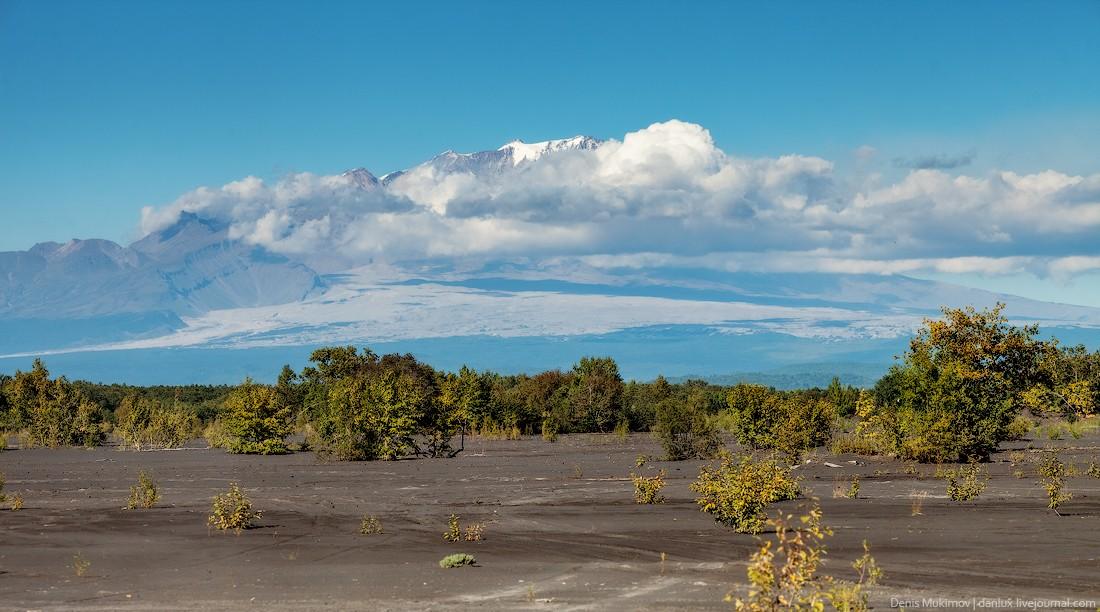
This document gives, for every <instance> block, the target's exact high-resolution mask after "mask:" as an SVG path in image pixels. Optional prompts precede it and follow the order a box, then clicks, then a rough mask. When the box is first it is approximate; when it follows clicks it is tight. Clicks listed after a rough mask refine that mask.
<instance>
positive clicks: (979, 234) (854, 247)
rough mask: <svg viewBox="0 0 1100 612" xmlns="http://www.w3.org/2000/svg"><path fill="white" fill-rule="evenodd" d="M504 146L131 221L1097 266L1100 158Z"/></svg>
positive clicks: (279, 247) (451, 250)
mask: <svg viewBox="0 0 1100 612" xmlns="http://www.w3.org/2000/svg"><path fill="white" fill-rule="evenodd" d="M860 153H862V154H863V156H864V157H865V158H866V159H867V160H871V159H872V158H873V156H874V154H873V150H872V149H870V148H869V147H864V148H861V150H860V152H857V155H859V154H860ZM506 155H508V152H507V150H505V149H502V150H501V151H490V152H484V153H478V154H473V155H469V156H461V155H458V154H453V153H448V154H446V155H445V156H441V157H440V158H437V159H435V160H432V161H429V162H426V163H424V164H422V165H420V166H417V167H415V168H412V169H409V170H408V171H406V172H404V173H402V174H400V175H399V176H397V177H396V178H394V179H393V180H391V181H386V184H385V185H383V184H381V183H379V182H377V181H374V179H373V177H369V176H364V175H362V174H358V175H355V174H350V173H345V174H343V175H336V176H319V175H314V174H309V173H301V174H294V175H290V176H287V177H284V178H282V179H280V180H278V181H274V182H270V183H269V182H266V181H263V180H260V179H258V178H255V177H247V178H245V179H242V180H240V181H235V182H233V183H229V184H227V185H224V186H222V187H218V188H207V187H203V188H199V189H196V190H194V191H192V192H189V193H186V194H184V195H182V196H180V198H178V199H177V200H176V201H175V202H173V203H171V204H168V205H166V206H163V207H160V208H146V209H144V210H143V212H142V228H143V230H144V231H145V232H151V231H156V230H158V229H160V228H163V227H166V226H167V225H169V224H171V223H173V222H174V221H175V220H176V219H177V218H178V216H179V214H180V212H182V211H188V212H194V213H196V214H199V215H200V216H206V217H211V218H216V219H219V220H222V221H224V222H225V223H226V224H227V226H228V227H229V237H230V238H233V239H239V240H243V241H245V242H248V243H250V244H255V245H259V246H263V247H265V248H267V249H270V250H272V251H275V252H279V253H283V254H287V255H293V256H298V257H300V258H301V259H303V260H306V261H320V260H324V261H325V262H327V263H326V264H325V265H327V266H329V267H333V266H339V265H355V264H359V263H364V262H367V261H391V262H408V261H423V260H434V259H443V258H459V257H473V258H482V259H485V260H492V259H507V258H517V257H522V258H540V257H541V258H574V259H577V260H582V259H583V260H584V261H586V262H587V263H588V264H589V265H599V266H604V267H612V266H627V267H629V266H632V265H636V264H637V263H638V262H644V263H645V264H646V265H664V266H674V265H693V266H705V267H711V268H720V269H739V270H773V271H794V272H797V271H811V270H816V271H824V272H860V273H874V274H891V273H912V272H918V271H939V272H949V273H985V274H1015V273H1019V272H1021V271H1027V272H1031V273H1037V274H1058V275H1073V274H1077V273H1080V272H1082V271H1088V270H1093V269H1096V268H1097V267H1100V263H1098V262H1100V246H1098V245H1097V244H1096V241H1095V239H1094V237H1095V235H1096V234H1095V232H1096V230H1097V229H1100V174H1094V175H1090V176H1073V175H1068V174H1064V173H1061V172H1058V171H1055V170H1049V171H1045V172H1039V173H1034V174H1016V173H1013V172H1007V171H1001V172H991V173H988V174H986V175H982V176H967V175H955V174H950V173H948V172H946V171H945V169H949V168H957V167H959V166H963V165H965V164H966V163H969V161H970V159H972V157H973V155H972V154H970V155H967V156H960V157H957V158H951V157H946V156H932V157H929V158H914V159H910V160H904V161H905V164H904V165H906V166H908V167H912V168H914V169H913V170H911V171H910V172H908V173H907V174H906V175H905V176H903V177H901V178H900V179H898V180H896V181H894V182H889V183H883V182H882V178H881V175H878V174H874V175H872V177H871V178H870V180H861V181H853V180H850V179H849V178H848V177H844V176H838V175H837V173H836V170H835V168H834V165H833V163H832V162H830V161H829V160H826V159H822V158H819V157H812V156H802V155H784V156H780V157H775V158H763V159H748V158H742V157H737V156H734V155H730V154H728V153H726V152H725V151H723V150H721V149H720V148H719V147H718V146H717V145H716V144H715V142H714V140H713V139H712V137H711V135H710V133H709V132H708V131H707V130H706V129H704V128H703V127H702V126H699V125H695V124H690V123H685V122H681V121H668V122H664V123H657V124H654V125H651V126H649V127H647V128H645V129H642V130H638V131H636V132H631V133H629V134H626V135H625V136H624V137H623V138H622V139H621V140H615V139H612V140H608V141H605V142H604V143H602V144H601V145H600V146H599V147H596V148H579V149H575V150H562V151H556V152H552V153H549V154H546V155H542V156H541V157H538V158H537V159H528V160H526V161H522V163H513V160H512V159H510V158H507V157H505V156H506ZM525 155H527V153H525ZM895 163H897V162H895ZM333 262H335V263H333Z"/></svg>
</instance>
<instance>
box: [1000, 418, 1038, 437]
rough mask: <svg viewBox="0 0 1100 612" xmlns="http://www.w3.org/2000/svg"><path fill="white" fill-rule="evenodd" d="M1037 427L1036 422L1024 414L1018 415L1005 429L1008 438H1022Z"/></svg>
mask: <svg viewBox="0 0 1100 612" xmlns="http://www.w3.org/2000/svg"><path fill="white" fill-rule="evenodd" d="M1034 428H1035V422H1034V421H1032V420H1031V419H1029V418H1027V417H1026V416H1024V415H1022V414H1018V415H1016V418H1014V419H1012V422H1011V423H1009V424H1008V427H1007V428H1006V429H1005V439H1006V440H1022V439H1024V438H1025V437H1027V435H1028V434H1029V433H1031V430H1032V429H1034Z"/></svg>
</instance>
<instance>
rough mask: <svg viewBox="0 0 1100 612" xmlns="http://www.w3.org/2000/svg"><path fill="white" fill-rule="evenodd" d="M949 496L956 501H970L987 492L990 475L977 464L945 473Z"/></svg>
mask: <svg viewBox="0 0 1100 612" xmlns="http://www.w3.org/2000/svg"><path fill="white" fill-rule="evenodd" d="M944 477H945V478H947V496H948V497H950V498H951V499H952V500H954V501H970V500H972V499H975V498H977V497H978V496H979V495H981V494H982V492H983V491H985V484H986V481H988V480H989V474H987V473H986V471H985V470H984V469H983V468H982V466H980V465H978V464H977V463H972V464H970V465H969V466H966V467H959V468H957V469H951V470H947V471H946V472H944Z"/></svg>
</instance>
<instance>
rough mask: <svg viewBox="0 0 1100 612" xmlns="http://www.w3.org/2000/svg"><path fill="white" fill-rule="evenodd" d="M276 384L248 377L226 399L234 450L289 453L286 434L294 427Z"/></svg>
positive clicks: (230, 449)
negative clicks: (258, 382) (259, 381)
mask: <svg viewBox="0 0 1100 612" xmlns="http://www.w3.org/2000/svg"><path fill="white" fill-rule="evenodd" d="M280 398H281V395H280V394H278V393H276V391H275V388H274V387H270V386H267V385H260V384H256V383H254V382H252V379H251V378H248V379H245V381H244V383H242V384H241V385H240V386H239V387H237V388H236V389H234V390H233V392H232V393H230V394H229V397H227V398H226V400H225V408H226V415H225V430H226V432H227V433H228V434H229V436H230V437H231V441H230V443H229V445H228V447H227V449H228V450H229V452H231V453H246V454H258V455H281V454H284V453H287V452H289V450H290V449H288V448H287V445H286V437H287V436H289V435H290V432H291V431H292V430H293V428H292V427H291V423H290V408H289V407H287V406H284V405H282V402H281V401H280Z"/></svg>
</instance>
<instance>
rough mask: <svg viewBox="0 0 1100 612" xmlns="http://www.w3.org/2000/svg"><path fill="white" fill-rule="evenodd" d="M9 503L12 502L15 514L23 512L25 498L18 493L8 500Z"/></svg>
mask: <svg viewBox="0 0 1100 612" xmlns="http://www.w3.org/2000/svg"><path fill="white" fill-rule="evenodd" d="M8 501H10V502H11V509H12V511H13V512H14V511H15V510H22V509H23V496H22V495H20V494H19V493H16V494H15V495H12V496H11V497H10V498H9V499H8Z"/></svg>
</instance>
